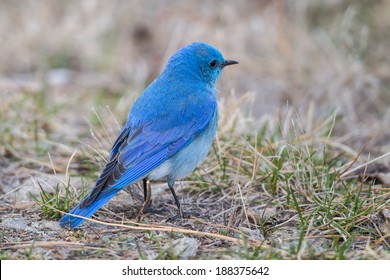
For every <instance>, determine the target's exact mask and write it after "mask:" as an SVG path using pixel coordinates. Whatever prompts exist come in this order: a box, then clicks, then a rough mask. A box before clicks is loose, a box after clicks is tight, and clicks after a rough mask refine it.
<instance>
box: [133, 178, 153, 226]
mask: <svg viewBox="0 0 390 280" xmlns="http://www.w3.org/2000/svg"><path fill="white" fill-rule="evenodd" d="M142 182H143V185H144V203H143V204H142V207H141V210H140V211H139V213H138V215H137V217H136V218H135V221H136V222H137V223H139V222H140V220H141V217H142V215H143V214H144V213H145V210H146V209H147V208H149V207H150V204H151V200H150V197H151V195H152V190H151V188H150V182H149V181H148V180H146V178H144V179H143V180H142Z"/></svg>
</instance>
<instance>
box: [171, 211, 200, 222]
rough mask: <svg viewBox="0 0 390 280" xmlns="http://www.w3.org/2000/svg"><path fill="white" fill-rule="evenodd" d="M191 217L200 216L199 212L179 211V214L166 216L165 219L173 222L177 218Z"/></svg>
mask: <svg viewBox="0 0 390 280" xmlns="http://www.w3.org/2000/svg"><path fill="white" fill-rule="evenodd" d="M192 217H195V218H198V217H200V214H199V213H198V212H193V211H191V212H183V211H179V214H177V215H175V216H173V217H170V218H168V219H167V220H166V221H167V222H173V221H175V220H177V219H181V220H183V219H189V218H192Z"/></svg>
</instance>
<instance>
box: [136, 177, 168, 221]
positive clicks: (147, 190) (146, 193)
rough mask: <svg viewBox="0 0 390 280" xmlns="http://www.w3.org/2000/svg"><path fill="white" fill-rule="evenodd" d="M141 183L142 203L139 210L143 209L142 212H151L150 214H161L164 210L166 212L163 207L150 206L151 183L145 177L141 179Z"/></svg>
mask: <svg viewBox="0 0 390 280" xmlns="http://www.w3.org/2000/svg"><path fill="white" fill-rule="evenodd" d="M142 184H143V188H144V203H143V204H142V207H141V210H142V209H143V211H144V213H152V214H162V213H164V212H168V210H167V209H165V208H161V209H153V208H152V202H153V200H152V199H151V196H152V190H151V184H150V182H149V181H148V180H147V179H146V178H144V179H142ZM146 203H147V204H146ZM145 205H146V206H145ZM144 206H145V207H144ZM141 210H140V212H141Z"/></svg>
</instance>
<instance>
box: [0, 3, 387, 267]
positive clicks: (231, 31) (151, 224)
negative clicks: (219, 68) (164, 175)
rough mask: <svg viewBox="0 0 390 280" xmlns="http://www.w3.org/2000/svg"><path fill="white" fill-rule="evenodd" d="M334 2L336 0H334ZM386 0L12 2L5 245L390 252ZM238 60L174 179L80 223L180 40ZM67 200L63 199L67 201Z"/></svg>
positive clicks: (170, 255)
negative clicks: (80, 208)
mask: <svg viewBox="0 0 390 280" xmlns="http://www.w3.org/2000/svg"><path fill="white" fill-rule="evenodd" d="M323 2H325V3H323ZM389 12H390V4H389V2H388V1H375V3H372V1H363V0H362V1H348V0H332V1H283V0H268V1H246V2H238V1H223V3H221V2H219V1H218V2H217V1H215V2H211V1H183V2H179V1H67V2H60V1H50V0H45V1H39V2H37V1H23V2H15V1H2V3H1V4H0V37H1V38H2V41H3V42H6V43H4V44H2V46H1V52H0V98H1V102H0V213H1V216H0V230H1V231H0V250H1V251H0V258H1V259H389V258H390V245H389V242H390V187H389V186H390V175H389V174H390V171H389V170H390V160H389V159H390V153H389V152H390V149H389V147H390V146H389V140H388V139H389V136H390V135H389V134H390V132H389V131H390V129H389V128H390V127H389V118H390V111H389V109H388V108H389V106H388V105H389V102H390V98H389V96H390V74H389V73H390V66H389V65H390V57H389V52H388V49H389V47H390V40H389V38H388V36H387V33H388V29H389V28H390V18H389V17H388V16H387V15H388V14H389ZM193 41H205V42H208V43H210V44H212V45H214V46H216V47H217V48H218V49H220V50H221V52H222V53H223V54H224V55H225V57H226V58H227V59H234V60H237V61H239V62H240V64H239V65H235V66H232V67H231V68H229V69H225V71H224V73H223V75H222V77H221V79H220V81H219V82H218V85H217V86H218V89H219V92H218V99H219V112H220V121H219V128H218V135H217V138H216V139H215V141H214V143H213V146H212V149H211V150H210V153H209V155H208V157H207V159H206V161H205V162H204V163H203V164H202V165H201V166H200V167H199V168H198V169H197V170H196V171H195V172H194V173H193V174H192V175H190V176H189V177H188V178H186V179H185V180H184V181H182V182H177V183H176V187H175V188H176V190H177V194H178V196H179V198H180V200H181V202H182V205H183V208H184V210H186V211H195V212H198V213H199V214H200V216H199V217H198V218H191V219H185V220H180V219H178V220H172V219H171V217H172V216H174V215H176V207H175V204H174V201H173V197H172V196H171V194H170V192H169V189H168V187H167V186H166V184H165V183H164V182H153V185H152V200H153V207H154V208H156V209H161V208H164V209H166V210H167V211H165V212H162V213H160V214H154V213H146V214H144V215H143V216H142V218H141V221H140V223H136V221H135V220H136V216H137V214H138V211H139V209H140V207H141V204H142V192H141V189H142V188H141V186H140V185H139V184H135V185H133V186H129V187H128V188H127V189H126V190H124V191H122V192H120V193H119V194H118V195H117V196H116V197H115V198H113V199H112V200H111V201H110V202H109V203H108V204H107V205H106V206H105V207H103V208H102V209H101V210H100V211H98V212H97V213H96V215H95V216H93V218H92V220H91V221H87V222H85V223H84V224H83V226H82V227H80V228H79V229H76V230H68V229H64V228H61V227H60V226H59V224H58V220H59V219H60V217H61V216H62V215H63V213H64V212H66V211H68V210H69V209H70V208H71V207H72V206H74V205H75V204H76V203H77V202H78V201H80V200H81V198H82V197H83V196H84V195H86V194H87V193H88V191H89V190H90V189H91V188H92V187H93V185H94V182H95V180H96V178H97V176H98V175H99V173H100V171H101V169H102V167H103V165H104V163H105V162H106V159H107V157H108V154H109V150H110V147H111V145H112V143H113V141H115V137H116V136H117V134H118V132H119V131H120V127H121V125H122V124H123V123H124V121H125V120H126V117H127V113H128V111H129V109H130V108H131V105H132V104H133V102H134V100H135V99H136V98H137V96H138V95H139V94H140V93H141V92H142V91H143V89H144V88H145V87H146V86H147V85H148V84H149V83H150V82H151V81H152V80H153V79H154V78H155V77H156V75H158V73H159V72H160V71H161V69H162V68H163V67H164V64H165V63H166V60H167V59H168V57H169V56H170V55H171V54H172V53H173V52H174V51H175V50H176V49H178V48H179V47H181V46H184V45H186V44H188V43H190V42H193ZM61 211H62V212H61Z"/></svg>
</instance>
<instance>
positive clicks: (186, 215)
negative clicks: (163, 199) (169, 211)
mask: <svg viewBox="0 0 390 280" xmlns="http://www.w3.org/2000/svg"><path fill="white" fill-rule="evenodd" d="M174 185H175V181H173V180H168V187H169V189H170V190H171V193H172V195H173V198H174V199H175V203H176V206H177V209H178V211H179V214H178V215H176V216H173V217H172V218H169V219H168V220H171V221H173V220H176V219H177V218H178V217H180V218H181V219H184V218H189V217H191V216H195V217H199V216H200V215H199V213H196V212H183V210H182V209H181V205H180V201H179V199H178V198H177V195H176V192H175V189H174V188H173V186H174Z"/></svg>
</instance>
